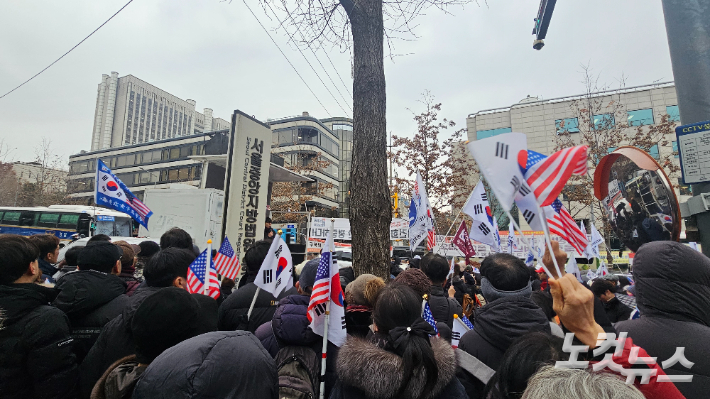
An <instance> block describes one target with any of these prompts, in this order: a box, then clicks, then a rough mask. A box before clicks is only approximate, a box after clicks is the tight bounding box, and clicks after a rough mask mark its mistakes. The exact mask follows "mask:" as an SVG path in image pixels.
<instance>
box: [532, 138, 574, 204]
mask: <svg viewBox="0 0 710 399" xmlns="http://www.w3.org/2000/svg"><path fill="white" fill-rule="evenodd" d="M587 148H588V147H587V146H586V145H580V146H576V147H570V148H565V149H563V150H560V151H557V152H556V153H554V154H552V155H550V156H549V157H547V158H545V159H543V160H538V161H537V162H536V163H534V164H533V165H531V166H530V167H528V168H527V170H526V172H525V180H527V183H528V185H529V186H530V188H531V189H532V191H533V193H534V194H535V198H537V201H538V203H539V204H540V205H542V206H547V205H551V204H552V203H553V202H554V201H555V199H557V196H558V195H559V194H560V193H561V192H562V189H563V188H564V187H565V184H567V180H569V178H570V176H572V174H573V173H574V174H575V175H583V174H585V173H587ZM528 156H529V155H528ZM526 166H527V164H526Z"/></svg>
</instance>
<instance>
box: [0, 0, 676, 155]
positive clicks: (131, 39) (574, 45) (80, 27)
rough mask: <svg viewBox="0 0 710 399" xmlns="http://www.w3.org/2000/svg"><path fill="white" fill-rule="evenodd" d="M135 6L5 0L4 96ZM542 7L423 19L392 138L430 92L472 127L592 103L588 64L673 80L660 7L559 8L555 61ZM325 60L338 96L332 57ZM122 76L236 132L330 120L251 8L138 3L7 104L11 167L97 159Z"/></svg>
mask: <svg viewBox="0 0 710 399" xmlns="http://www.w3.org/2000/svg"><path fill="white" fill-rule="evenodd" d="M126 1H127V0H102V1H96V0H64V1H46V0H45V1H40V0H22V1H19V0H0V92H1V93H0V95H2V94H4V93H5V92H7V91H9V90H10V89H12V88H13V87H15V86H16V85H18V84H19V83H21V82H22V81H24V80H26V79H27V78H29V77H30V76H32V75H34V74H35V73H37V72H38V71H39V70H41V69H42V68H44V67H45V66H47V65H48V64H49V63H50V62H52V61H53V60H55V59H56V58H57V57H59V56H60V55H61V54H63V53H64V52H66V51H67V50H68V49H69V48H71V47H72V46H73V45H75V44H76V43H78V42H79V41H80V40H81V39H82V38H84V37H85V36H86V35H87V34H89V33H90V32H91V31H92V30H94V29H95V28H96V27H97V26H98V25H100V24H101V23H102V22H103V21H105V20H106V19H107V18H108V17H109V16H111V15H112V14H113V13H114V12H116V11H117V10H118V9H119V8H120V7H121V6H123V5H124V4H125V3H126ZM294 1H295V0H294ZM250 4H253V5H252V9H253V10H254V11H255V12H256V13H257V16H258V17H259V18H260V19H261V20H262V22H264V23H265V24H266V25H267V26H268V27H269V28H270V29H273V28H275V27H276V25H277V23H276V21H275V20H269V19H267V18H266V16H265V15H264V12H263V10H262V9H261V8H260V7H259V6H258V5H257V2H256V1H255V0H251V1H250ZM538 5H539V1H538V0H488V4H487V5H486V4H485V3H484V1H483V0H481V5H480V6H477V5H476V4H475V3H474V4H469V5H468V6H466V7H464V8H454V9H451V10H450V11H451V12H452V13H453V15H445V14H444V13H442V12H440V11H437V10H429V11H428V12H427V15H425V16H422V17H420V18H419V19H418V20H417V22H418V24H419V26H418V27H417V28H416V33H417V34H418V36H419V38H418V39H417V40H416V41H400V42H395V45H396V49H395V51H396V53H399V54H407V55H405V56H401V57H397V58H396V59H395V60H394V61H392V60H390V59H387V60H386V61H385V73H386V78H387V128H388V130H389V131H391V132H393V133H394V134H400V135H407V134H412V133H413V132H414V130H415V129H416V125H415V123H414V122H413V120H412V114H411V112H410V111H408V108H411V109H412V110H414V111H420V110H421V108H418V105H419V104H418V103H417V100H419V99H420V98H421V93H422V92H424V91H425V90H429V91H431V93H432V94H433V95H434V96H435V97H436V100H437V101H440V102H442V103H443V111H442V116H444V117H447V118H449V119H452V120H454V121H455V122H456V123H457V124H458V125H459V126H460V127H465V121H466V116H467V115H468V114H470V113H473V112H476V111H479V110H483V109H488V108H495V107H502V106H507V105H511V104H513V103H516V102H518V101H519V100H521V99H522V98H524V97H525V96H527V95H533V96H541V97H543V98H553V97H560V96H565V95H571V94H577V93H580V92H582V91H583V86H582V84H581V75H580V70H581V69H580V64H587V63H590V64H591V66H592V68H593V69H594V70H595V71H596V72H597V73H600V74H601V81H602V82H607V83H610V84H615V82H616V79H618V78H619V77H620V76H621V75H622V73H623V75H624V76H626V78H627V79H626V85H627V86H636V85H643V84H650V83H652V82H653V81H656V80H661V81H670V80H673V74H672V70H671V64H670V57H669V53H668V44H667V41H666V31H665V26H664V22H663V11H662V8H661V1H660V0H594V1H588V0H562V1H559V2H558V3H557V7H556V9H555V12H554V16H553V19H552V23H551V25H550V30H549V31H548V36H547V39H546V40H545V43H546V46H545V48H544V49H543V50H542V51H535V50H533V49H532V40H533V36H532V35H531V31H532V27H533V18H534V17H535V15H536V13H537V8H538ZM272 34H273V35H274V37H275V39H276V40H277V42H278V43H279V44H280V45H281V46H282V48H283V49H284V51H285V53H286V55H287V56H288V57H289V59H290V60H291V61H292V62H293V63H294V65H295V66H296V68H297V69H298V71H299V72H300V73H301V74H302V75H303V77H304V78H305V80H306V81H307V82H308V84H309V85H310V86H311V87H312V88H313V90H314V91H315V93H316V95H317V96H318V97H319V98H320V100H321V101H322V102H323V104H324V105H325V107H326V108H327V110H328V111H329V113H330V115H332V116H340V115H343V112H342V111H341V110H340V108H339V107H338V105H337V104H336V102H335V100H334V99H333V98H332V97H331V96H330V95H329V94H328V92H327V91H326V89H325V87H324V86H323V84H321V83H320V81H318V79H317V78H316V76H315V75H314V73H313V72H312V71H311V70H310V67H309V66H308V65H307V64H306V62H305V61H304V60H303V57H302V56H301V55H300V54H299V53H298V52H297V51H296V50H295V48H293V47H292V46H289V45H288V44H287V37H286V35H285V33H284V32H278V33H272ZM305 53H306V54H309V52H307V51H306V52H305ZM327 53H328V55H329V56H330V57H331V59H332V61H333V63H334V64H335V66H336V67H337V68H338V71H339V72H340V75H341V76H342V77H343V79H345V80H346V83H347V84H349V85H351V84H352V81H351V80H350V58H349V54H347V53H345V54H343V53H340V52H339V50H338V49H337V48H336V49H330V50H329V51H327ZM319 56H320V58H321V60H322V62H323V64H324V65H325V66H326V67H327V68H328V72H329V73H330V74H331V76H332V77H333V79H335V80H336V82H338V83H339V81H338V80H337V77H336V75H335V73H334V72H333V69H332V67H331V66H330V64H329V63H328V62H327V59H326V58H325V55H324V53H323V51H321V52H320V53H319ZM312 64H313V65H314V66H315V67H316V68H320V66H319V65H318V64H317V62H312ZM111 71H117V72H118V73H119V76H124V75H128V74H132V75H134V76H136V77H138V78H140V79H143V80H145V81H147V82H149V83H151V84H153V85H155V86H157V87H159V88H161V89H163V90H166V91H168V92H169V93H172V94H174V95H176V96H178V97H180V98H183V99H187V98H191V99H194V100H195V101H197V109H198V110H201V109H202V108H203V107H209V108H212V109H214V113H215V116H218V117H221V118H224V119H227V120H229V119H230V115H231V113H232V111H233V110H234V109H241V110H243V111H244V112H246V113H248V114H253V115H254V116H256V117H257V118H259V119H261V120H265V119H267V118H278V117H283V116H289V115H297V114H300V113H301V112H302V111H309V112H310V113H311V115H313V116H316V117H318V118H325V117H328V114H327V113H326V111H325V110H324V109H323V107H322V106H321V105H320V104H319V103H318V101H317V100H316V99H315V98H314V97H313V95H312V94H311V93H310V92H309V91H308V89H307V88H306V87H305V86H304V84H303V83H302V82H301V80H300V79H299V78H298V76H297V75H296V74H295V73H294V71H293V70H292V69H291V67H290V66H289V65H288V63H287V62H286V60H285V59H284V57H283V56H282V55H281V54H280V53H279V52H278V50H277V48H276V47H275V46H274V44H273V43H272V42H271V41H270V39H269V38H268V36H267V35H266V33H264V31H263V30H262V29H261V28H260V27H259V25H258V23H257V22H256V20H255V19H254V17H253V16H252V15H251V14H250V13H249V11H248V10H247V8H246V7H245V5H244V3H242V2H241V1H239V0H235V1H233V2H232V3H231V4H230V3H228V2H220V1H219V0H180V1H176V0H135V1H134V2H133V3H131V4H130V5H129V6H128V7H127V8H126V9H125V10H123V12H121V13H120V14H119V15H118V16H117V17H116V18H114V19H113V20H112V21H110V22H109V23H108V24H107V25H106V26H104V27H103V28H102V29H101V30H99V32H97V33H96V34H95V35H94V36H92V37H91V38H90V39H88V40H87V41H86V42H84V43H83V44H82V45H81V46H79V47H78V48H77V49H76V50H74V52H72V53H71V54H69V55H68V56H67V57H65V58H64V59H63V60H61V61H60V62H59V63H57V64H56V65H54V66H53V67H52V68H50V69H49V70H47V71H46V72H44V73H43V74H42V75H40V76H39V77H37V78H36V79H35V80H33V81H32V82H30V83H28V84H27V85H25V86H24V87H22V88H20V89H19V90H17V91H16V92H14V93H12V94H10V95H9V96H7V97H5V98H3V99H0V140H4V141H5V143H6V144H7V145H8V146H9V147H10V148H12V149H13V152H12V154H11V158H12V160H20V161H30V160H32V158H33V157H34V155H33V154H34V148H35V147H36V146H37V144H38V143H39V142H40V141H41V140H42V138H43V137H47V138H49V139H51V140H52V143H53V146H54V149H55V151H56V153H57V154H61V155H62V156H68V155H70V154H75V153H77V152H79V151H80V150H88V149H89V148H90V140H91V129H92V124H93V118H94V109H95V106H96V89H97V85H98V83H99V82H100V81H101V75H102V74H109V73H110V72H111ZM319 72H320V71H319ZM320 74H321V76H322V78H323V79H324V80H325V82H326V83H329V81H328V80H327V77H326V76H325V75H324V74H323V73H322V72H320ZM340 90H341V91H342V92H343V94H345V95H346V96H347V93H345V90H344V89H342V88H341V89H340ZM334 94H335V95H336V96H338V94H337V93H335V92H334ZM338 98H339V97H338ZM341 103H342V100H341ZM346 109H347V107H346ZM348 111H349V110H348Z"/></svg>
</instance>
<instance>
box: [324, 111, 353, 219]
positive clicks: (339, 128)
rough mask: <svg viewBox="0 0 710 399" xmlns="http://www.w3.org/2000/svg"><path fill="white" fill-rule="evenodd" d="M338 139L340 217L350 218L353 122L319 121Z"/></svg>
mask: <svg viewBox="0 0 710 399" xmlns="http://www.w3.org/2000/svg"><path fill="white" fill-rule="evenodd" d="M321 122H323V124H325V125H326V126H327V127H328V128H329V129H330V130H331V131H332V132H333V133H335V135H336V136H337V137H338V139H339V143H340V157H339V158H340V167H339V168H338V180H339V181H340V190H339V192H340V193H339V201H340V217H341V218H346V219H347V218H349V217H350V171H351V170H352V160H353V120H352V119H350V118H328V119H321Z"/></svg>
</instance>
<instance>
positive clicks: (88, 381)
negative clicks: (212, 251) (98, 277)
mask: <svg viewBox="0 0 710 399" xmlns="http://www.w3.org/2000/svg"><path fill="white" fill-rule="evenodd" d="M193 260H195V254H194V252H193V251H191V250H188V249H181V248H175V247H171V248H168V249H165V250H162V251H160V252H158V253H156V254H155V255H153V257H151V259H150V260H149V261H148V264H147V265H146V266H145V269H144V277H145V282H146V286H145V287H141V288H138V290H136V293H135V294H134V295H133V296H131V297H130V302H129V304H128V305H127V306H126V307H125V308H124V309H123V312H122V313H121V314H120V315H119V316H117V317H116V318H114V319H113V320H111V321H110V322H109V323H108V324H106V326H105V327H104V329H103V330H102V331H101V335H99V338H98V340H96V343H95V344H94V346H93V347H92V348H91V350H90V351H89V354H88V355H87V356H86V358H85V359H84V362H83V363H82V364H81V366H80V368H79V370H80V375H81V378H80V391H79V397H80V398H81V399H87V398H89V396H90V395H91V390H92V388H93V387H94V384H96V381H98V380H99V378H100V377H101V375H102V374H103V373H104V371H106V369H107V368H108V367H109V366H111V364H113V363H114V362H115V361H117V360H119V359H121V358H124V357H126V356H130V355H133V354H135V353H136V344H135V342H134V339H133V332H132V330H131V322H132V321H133V316H134V315H135V313H136V311H137V310H138V307H139V306H140V305H141V304H142V303H143V301H145V300H146V299H147V298H148V297H150V296H151V295H153V294H154V293H156V292H158V291H160V290H162V289H163V288H166V287H177V288H180V289H183V290H185V289H186V287H187V268H188V267H189V266H190V263H192V261H193ZM192 297H193V298H195V299H196V300H197V301H198V303H199V304H200V308H201V312H200V315H201V316H202V322H201V324H202V325H204V327H205V328H206V329H207V330H208V331H215V330H217V302H216V301H215V300H214V299H212V298H210V297H208V296H206V295H202V294H192Z"/></svg>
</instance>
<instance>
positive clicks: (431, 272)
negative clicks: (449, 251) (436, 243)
mask: <svg viewBox="0 0 710 399" xmlns="http://www.w3.org/2000/svg"><path fill="white" fill-rule="evenodd" d="M420 266H421V270H422V271H423V272H424V274H426V276H427V277H429V280H431V283H432V286H431V292H430V294H429V306H430V307H431V314H432V316H434V320H436V321H437V322H441V323H444V324H446V325H447V326H448V327H449V329H451V328H452V327H453V325H454V314H458V315H460V314H461V312H462V308H461V304H460V303H458V301H456V299H454V298H449V295H448V294H447V292H446V291H444V285H445V284H446V276H447V275H448V274H449V262H448V261H447V260H446V258H444V257H443V256H441V255H435V254H433V253H431V252H430V253H428V254H426V256H424V258H422V261H421V263H420Z"/></svg>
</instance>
